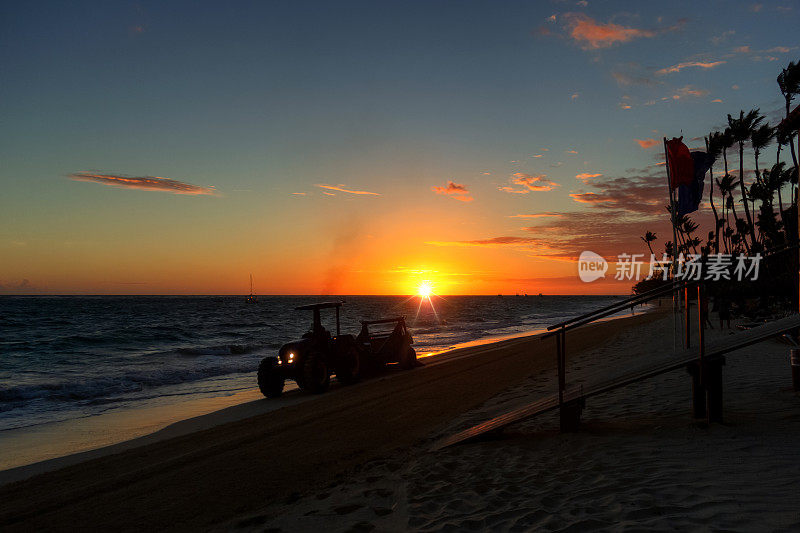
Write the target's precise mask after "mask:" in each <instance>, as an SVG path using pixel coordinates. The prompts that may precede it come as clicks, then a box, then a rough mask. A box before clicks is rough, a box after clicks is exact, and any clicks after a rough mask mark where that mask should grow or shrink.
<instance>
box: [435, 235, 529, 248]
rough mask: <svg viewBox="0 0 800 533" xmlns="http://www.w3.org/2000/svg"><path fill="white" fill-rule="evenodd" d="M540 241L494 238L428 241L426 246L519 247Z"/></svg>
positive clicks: (526, 238)
mask: <svg viewBox="0 0 800 533" xmlns="http://www.w3.org/2000/svg"><path fill="white" fill-rule="evenodd" d="M538 241H539V239H534V238H531V237H492V238H491V239H478V240H474V241H428V242H426V243H425V244H432V245H434V246H509V245H511V246H519V245H529V244H535V243H537V242H538Z"/></svg>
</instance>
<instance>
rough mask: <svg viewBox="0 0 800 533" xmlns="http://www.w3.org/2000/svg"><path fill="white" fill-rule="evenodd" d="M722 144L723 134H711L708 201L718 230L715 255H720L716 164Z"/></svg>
mask: <svg viewBox="0 0 800 533" xmlns="http://www.w3.org/2000/svg"><path fill="white" fill-rule="evenodd" d="M722 143H723V139H722V134H721V133H720V132H718V131H715V132H712V133H710V134H709V135H708V137H707V138H706V153H707V154H708V157H709V161H710V162H711V164H710V165H709V168H708V170H709V173H710V176H711V179H710V180H709V181H710V184H709V188H708V201H709V203H710V204H711V211H713V213H714V227H715V228H716V239H715V240H714V252H715V253H719V228H720V224H719V215H718V214H717V206H715V205H714V162H715V161H716V160H717V159H718V158H719V154H720V153H722ZM709 240H710V239H709Z"/></svg>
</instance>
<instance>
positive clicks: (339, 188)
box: [317, 183, 380, 196]
mask: <svg viewBox="0 0 800 533" xmlns="http://www.w3.org/2000/svg"><path fill="white" fill-rule="evenodd" d="M317 187H320V188H322V189H328V190H330V191H339V192H346V193H348V194H366V195H371V196H380V193H377V192H369V191H354V190H351V189H346V188H345V186H344V185H342V184H339V185H327V184H325V183H317ZM323 192H324V191H323ZM326 194H330V193H326Z"/></svg>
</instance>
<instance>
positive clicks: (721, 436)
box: [222, 317, 800, 531]
mask: <svg viewBox="0 0 800 533" xmlns="http://www.w3.org/2000/svg"><path fill="white" fill-rule="evenodd" d="M628 326H631V327H629V328H626V329H625V330H624V331H621V332H620V333H619V334H618V335H617V336H615V337H614V338H613V339H612V340H611V341H610V342H606V343H604V344H603V345H602V346H601V347H598V348H595V349H591V350H585V351H583V352H582V353H580V354H579V355H577V356H576V357H574V358H573V359H572V361H571V364H570V366H569V369H568V370H570V371H572V374H571V376H572V378H573V379H575V380H577V381H580V380H581V379H585V378H587V377H588V376H589V375H591V374H593V373H594V372H597V371H599V370H598V367H601V368H602V367H604V368H606V369H608V370H612V369H613V368H619V367H620V366H624V365H625V364H627V363H629V362H630V361H631V359H635V358H640V357H648V356H650V355H652V353H653V352H654V351H657V350H659V351H660V350H663V349H665V348H666V347H668V346H670V347H671V344H672V336H671V333H672V321H671V318H668V317H667V318H661V319H660V320H659V321H657V322H655V323H643V322H639V323H630V324H628ZM727 334H728V332H727V331H725V332H720V331H719V330H713V331H710V332H709V337H710V338H709V342H713V340H714V338H720V337H721V336H724V335H727ZM568 339H569V337H568ZM788 352H789V348H788V346H787V345H786V344H784V343H782V342H779V341H770V342H766V343H763V344H760V345H756V346H753V347H750V348H747V349H744V350H740V351H737V352H734V353H732V354H730V355H729V356H728V357H727V364H726V367H725V369H724V386H725V389H724V395H725V396H724V407H725V413H724V416H725V423H724V424H712V425H707V424H705V423H704V422H700V421H693V420H692V418H691V412H690V381H689V376H688V375H687V374H686V373H685V372H684V371H680V370H679V371H675V372H672V373H668V374H664V375H662V376H658V377H656V378H653V379H650V380H648V381H645V382H641V383H638V384H634V385H631V386H628V387H626V388H623V389H618V390H616V391H614V392H611V393H608V394H606V395H601V396H598V397H595V398H590V399H589V400H587V408H586V409H585V410H584V413H583V416H582V426H581V429H580V431H579V432H577V433H566V434H561V433H559V431H558V418H557V414H548V415H543V416H542V417H540V418H535V419H531V420H529V421H526V422H522V423H519V424H517V425H515V426H512V427H511V428H509V429H507V430H506V431H505V433H504V435H503V436H502V437H501V438H495V439H490V440H484V441H479V442H472V443H464V444H461V445H457V446H454V447H451V448H447V449H444V450H440V451H437V452H431V451H430V444H431V442H432V441H433V439H434V438H435V437H436V436H437V435H434V436H432V438H431V439H429V440H428V441H426V442H424V443H421V444H420V445H418V446H417V447H415V448H414V449H412V450H411V452H410V453H409V455H408V456H407V457H406V458H404V459H403V460H399V459H398V460H389V461H377V462H373V463H372V464H370V465H369V466H367V467H366V468H364V469H363V470H362V471H361V472H359V474H358V475H357V476H353V477H352V478H350V479H348V480H347V481H346V482H343V483H340V484H338V485H336V486H334V487H330V488H328V489H326V490H325V491H321V492H317V493H316V494H312V495H309V496H307V497H304V498H301V499H299V500H298V501H296V502H292V503H291V505H287V504H276V505H272V506H266V507H265V508H264V510H263V511H262V512H261V513H259V514H255V515H251V516H250V517H244V516H243V517H240V518H239V519H238V520H236V521H232V522H230V523H229V524H226V525H225V527H224V528H222V529H234V528H236V529H238V530H242V531H251V530H252V531H256V530H258V531H262V530H273V531H277V530H283V531H296V530H320V529H324V530H326V531H348V530H350V531H352V530H361V531H371V530H375V531H405V530H415V531H482V530H492V531H529V530H539V529H541V530H555V531H564V530H577V531H582V530H587V529H590V530H595V529H606V528H608V529H615V530H616V529H620V528H632V529H636V530H643V529H644V530H648V531H653V530H661V531H674V530H708V529H714V530H737V531H773V530H793V529H794V530H796V529H798V528H800V507H799V506H798V501H797V494H798V491H799V490H800V448H798V446H797V443H798V442H800V401H798V397H797V395H795V394H794V393H793V392H792V390H791V382H790V370H789V365H788ZM554 380H555V375H554V373H553V372H548V371H545V372H542V373H540V374H539V375H534V376H532V377H531V378H529V379H527V380H526V381H525V382H524V383H521V384H520V385H518V386H516V387H512V388H510V389H508V390H506V391H504V392H503V393H501V394H499V395H498V396H496V397H494V398H492V399H491V400H489V401H488V402H486V403H485V404H484V405H482V406H481V407H480V408H478V409H476V410H474V411H472V412H470V413H467V414H465V415H462V416H461V417H459V418H458V419H456V420H455V421H453V423H452V424H450V425H448V426H447V427H445V428H443V429H442V430H441V431H440V432H439V434H438V436H443V435H447V434H450V433H452V432H454V431H455V430H457V429H461V428H464V427H468V426H470V425H472V424H474V423H476V422H480V421H483V420H486V419H488V418H489V417H491V416H492V415H493V414H495V413H498V412H502V411H503V410H504V409H507V408H509V407H510V406H515V405H519V403H520V401H522V400H524V399H526V398H530V397H534V398H535V397H539V396H541V395H545V394H548V393H549V392H550V391H552V390H553V386H554Z"/></svg>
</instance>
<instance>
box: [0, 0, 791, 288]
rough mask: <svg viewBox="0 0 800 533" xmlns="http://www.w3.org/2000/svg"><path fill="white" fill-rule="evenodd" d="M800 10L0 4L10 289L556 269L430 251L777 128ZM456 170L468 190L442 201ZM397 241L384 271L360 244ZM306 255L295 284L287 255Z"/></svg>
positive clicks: (742, 6)
mask: <svg viewBox="0 0 800 533" xmlns="http://www.w3.org/2000/svg"><path fill="white" fill-rule="evenodd" d="M798 14H800V2H797V1H789V0H787V1H783V2H777V3H769V2H763V3H755V2H721V1H711V2H703V3H694V2H670V3H651V2H596V1H588V2H573V1H569V2H567V1H564V2H561V1H559V2H555V1H553V2H463V1H459V2H338V3H333V2H232V3H212V2H166V3H157V2H130V3H127V2H87V3H81V2H78V3H74V4H69V5H68V4H65V3H60V2H49V3H48V2H26V3H8V2H7V3H4V4H2V6H0V54H1V55H0V58H1V61H0V62H1V63H2V68H3V84H2V85H1V86H0V106H1V107H2V109H0V115H1V116H2V117H3V119H2V129H1V130H0V158H2V161H3V165H2V167H0V184H2V188H3V197H2V199H1V200H0V207H1V208H2V213H3V214H2V215H0V218H1V219H2V227H1V228H0V253H2V254H3V256H4V257H7V258H8V260H7V261H4V262H3V263H4V265H0V284H3V285H4V286H5V287H6V289H7V290H9V289H8V288H9V287H16V286H19V285H20V284H21V283H23V280H28V284H27V286H28V287H35V288H36V290H37V291H43V292H54V291H55V292H115V291H127V290H129V289H130V287H132V286H125V285H124V284H126V283H141V285H136V286H135V290H136V291H144V292H229V291H236V290H238V287H239V285H241V284H242V283H243V282H242V280H245V281H246V273H247V272H249V271H256V272H258V274H259V278H260V279H274V280H275V281H274V283H273V284H269V283H268V284H266V286H263V285H262V287H263V289H264V292H317V291H322V290H325V287H326V282H324V281H323V280H324V279H325V278H326V277H329V276H330V274H326V268H327V267H326V266H324V265H325V264H327V263H330V262H331V260H330V257H331V254H337V248H336V245H335V244H331V243H336V242H339V241H345V240H349V239H353V240H354V241H357V242H358V243H359V244H358V246H356V248H357V249H358V250H359V252H358V254H361V256H360V259H359V261H363V262H366V263H368V264H369V265H372V266H374V270H375V272H376V273H375V274H374V275H373V276H372V278H371V279H370V280H365V279H364V277H363V276H358V275H349V276H348V275H344V274H341V276H343V277H344V278H348V279H350V281H349V282H348V281H344V282H343V284H342V285H338V286H337V287H334V290H341V291H345V292H362V291H360V290H359V287H361V286H364V283H367V284H368V285H369V283H371V285H369V287H368V288H367V289H364V291H363V292H371V291H385V290H390V288H391V287H392V286H393V285H392V284H393V283H394V284H395V285H394V286H396V284H397V283H401V282H400V281H398V280H397V279H394V278H392V275H393V274H386V272H391V271H392V270H393V268H394V267H400V266H402V267H404V268H405V267H406V266H408V265H415V264H422V263H426V262H427V261H428V260H427V259H426V258H427V257H429V256H430V257H434V256H436V257H437V259H436V260H435V261H434V260H433V259H431V261H432V262H433V263H436V261H438V263H437V264H439V265H441V264H442V261H444V259H442V257H441V254H456V255H457V256H458V259H459V260H460V261H461V262H462V264H468V265H471V267H472V266H474V267H475V269H476V271H481V272H483V271H486V270H487V269H488V266H487V265H491V264H496V263H497V262H498V259H497V258H498V257H500V258H502V259H501V260H500V262H501V263H502V262H505V261H508V264H509V267H508V268H509V271H508V272H501V271H500V270H498V269H497V268H496V267H493V268H494V269H495V270H493V272H494V273H493V274H491V275H488V274H487V275H486V276H485V277H486V278H487V279H489V280H490V281H486V280H483V278H481V279H480V280H479V279H478V278H476V280H475V282H474V283H475V284H473V285H471V286H470V287H473V288H474V290H475V291H479V292H480V291H488V292H497V291H499V290H502V287H505V285H503V284H502V282H500V281H498V280H502V279H530V280H534V279H537V278H539V277H544V278H547V277H558V276H562V275H565V274H564V273H563V272H560V271H558V269H557V268H555V267H554V266H552V265H549V264H543V263H542V261H540V260H538V259H536V258H535V257H534V259H533V260H532V261H533V262H531V261H530V260H529V258H530V257H531V255H533V256H537V255H541V254H539V252H541V250H538V251H537V249H536V248H535V247H534V248H533V249H531V248H530V247H529V246H527V245H529V244H531V243H530V242H527V243H526V242H522V241H521V242H518V243H516V244H512V245H511V246H507V247H503V246H496V247H493V249H492V253H493V254H494V256H491V255H488V256H486V257H483V256H482V255H481V254H485V253H486V252H485V251H483V250H472V249H470V250H465V249H461V248H464V247H458V248H459V249H458V250H449V251H443V250H439V249H438V248H442V246H441V245H432V244H430V243H432V242H436V243H448V242H467V241H481V240H488V239H492V238H496V237H510V236H520V238H528V237H529V235H530V232H529V231H527V230H524V229H523V226H521V224H520V221H519V219H515V218H512V216H513V215H517V214H537V213H542V212H559V213H562V212H563V213H571V212H577V213H579V214H581V213H583V214H585V213H590V212H591V210H592V209H593V207H594V206H591V205H586V204H585V203H580V202H576V198H575V197H574V196H570V195H571V194H581V193H583V192H587V191H595V190H597V187H593V186H592V185H591V184H587V183H585V179H584V180H581V179H577V178H576V176H578V175H581V174H601V175H602V176H600V177H599V178H600V179H607V178H610V179H613V178H614V177H625V176H629V175H631V172H629V169H646V168H648V167H650V166H652V165H654V164H655V163H656V162H657V161H658V157H659V148H660V140H661V137H662V136H669V137H671V136H678V135H680V134H681V132H683V134H684V135H685V136H686V139H687V144H689V145H690V146H692V147H695V146H700V143H699V142H698V141H693V142H689V141H688V140H689V139H691V138H695V137H699V136H702V135H704V134H707V133H708V132H709V131H710V130H712V129H714V128H717V127H721V126H722V125H723V124H724V121H725V115H726V114H727V113H738V111H739V110H740V109H745V110H747V109H750V108H751V107H760V108H761V110H762V112H763V113H765V114H767V115H768V117H769V118H771V119H773V122H774V119H776V118H777V117H778V113H780V112H781V110H782V98H781V97H780V93H779V92H778V90H777V86H776V83H775V77H776V76H777V74H778V73H779V72H780V69H781V68H782V67H784V66H785V65H786V64H788V62H789V61H791V60H796V59H797V58H798V57H800V50H799V49H798V46H797V44H796V43H797V38H796V35H797V27H798V22H800V17H798ZM670 70H672V72H668V71H670ZM637 139H638V140H643V141H646V140H648V139H653V140H655V141H658V144H657V145H655V146H654V147H650V148H643V147H641V146H640V144H639V143H637V142H636V140H637ZM645 144H647V143H645ZM770 153H771V151H770ZM535 156H540V157H535ZM770 157H771V156H770ZM79 172H89V173H93V174H98V175H108V176H126V177H146V176H156V177H164V178H170V179H172V180H176V181H178V182H182V183H189V184H192V185H196V186H199V187H201V188H209V189H210V188H213V191H214V194H200V195H186V194H181V195H175V194H170V192H174V191H170V190H169V188H167V189H166V190H163V189H162V190H155V191H154V190H136V189H142V188H143V187H141V186H139V187H109V186H107V185H104V184H103V183H92V182H86V181H76V180H75V179H69V176H70V175H74V174H75V173H79ZM648 172H651V171H648ZM634 174H635V173H634ZM519 175H522V176H527V177H528V178H520V177H519ZM515 176H516V177H515ZM73 177H74V176H73ZM534 178H536V179H534ZM521 179H522V182H520V180H521ZM592 179H594V178H592ZM525 180H528V181H527V183H528V185H532V186H533V187H527V186H526V185H525V183H526V181H525ZM531 180H532V181H531ZM449 181H453V182H454V184H456V185H460V186H462V187H463V190H466V191H468V195H466V194H462V195H460V196H459V195H458V194H437V193H436V192H434V191H433V189H432V188H433V187H442V188H443V189H446V187H447V183H448V182H449ZM515 181H516V183H515ZM547 183H554V184H556V185H554V186H552V187H551V188H550V189H547V186H546V184H547ZM320 184H322V185H325V184H327V185H333V186H336V187H339V188H340V189H343V190H344V191H349V190H354V191H367V192H375V193H377V195H356V194H351V193H348V192H343V191H336V190H332V189H323V188H320V187H318V185H320ZM537 184H538V185H537ZM542 184H545V186H544V187H542ZM340 186H342V187H340ZM599 186H602V184H601V185H599ZM503 188H506V189H505V190H504V189H503ZM509 190H516V191H518V192H516V193H515V192H509ZM326 191H327V192H328V193H329V194H324V192H326ZM451 191H452V189H451ZM523 191H526V192H525V193H524V194H523ZM295 193H302V194H295ZM330 194H334V195H335V196H331V195H330ZM378 195H379V196H378ZM465 198H471V199H472V201H455V200H458V199H462V200H463V199H465ZM353 228H356V229H353ZM398 234H400V235H401V236H400V237H397V235H398ZM392 238H399V239H400V240H401V241H402V243H403V244H402V246H399V248H398V250H397V254H396V255H395V256H393V257H389V256H390V255H391V253H389V252H387V251H386V250H385V244H380V245H376V244H370V243H369V242H366V241H369V240H370V239H373V240H376V241H380V242H381V243H385V242H386V240H387V239H392ZM299 243H303V244H304V245H306V246H307V247H308V248H313V249H314V250H317V251H318V250H323V251H322V252H314V253H313V254H311V253H307V252H302V251H301V250H300V249H299V247H300V244H299ZM368 247H372V248H374V251H373V252H369V251H367V252H365V251H364V250H365V249H366V248H368ZM476 247H477V246H476ZM434 248H436V249H434ZM347 253H349V254H351V255H358V254H356V253H355V252H353V251H352V250H348V252H347ZM296 254H308V259H307V260H305V261H303V263H304V265H305V266H304V267H303V269H301V270H302V279H303V280H304V281H303V282H300V281H297V280H294V277H295V276H299V274H298V273H297V271H296V269H295V268H291V267H289V266H287V265H286V262H285V261H281V260H279V259H278V258H280V257H282V256H287V255H289V256H292V257H297V255H296ZM315 254H316V255H315ZM326 254H327V255H326ZM470 254H474V255H475V257H473V256H470ZM223 257H224V258H226V259H225V260H224V261H223V260H222V259H221V258H223ZM490 257H494V258H495V259H491V258H490ZM198 262H202V264H203V266H202V267H198V266H197V264H198ZM433 263H432V264H433ZM545 263H546V262H545ZM315 265H316V266H315ZM392 265H394V267H393V266H392ZM448 266H449V267H450V268H451V269H452V268H455V267H454V266H453V265H452V264H449V265H448ZM437 268H438V267H437ZM430 269H431V270H435V269H436V268H434V267H431V268H430ZM188 270H191V271H192V273H193V274H192V276H191V278H192V279H191V280H190V281H186V280H184V279H183V278H185V276H186V275H185V273H186V272H187V271H188ZM198 270H199V271H198ZM356 270H358V269H356V268H355V267H353V265H350V264H347V265H345V266H343V267H342V269H341V272H355V271H356ZM419 270H425V269H423V268H420V269H419ZM89 271H91V273H90V272H89ZM381 273H384V274H381ZM380 276H384V277H385V280H384V281H380V282H378V281H376V279H377V278H379V277H380ZM234 277H235V278H236V282H235V283H234V282H231V283H229V284H226V283H221V282H220V281H219V280H220V279H223V278H225V279H228V278H231V279H232V278H234ZM381 279H384V278H381ZM132 280H133V281H132ZM293 280H294V281H293ZM491 280H494V281H491ZM442 283H443V284H444V283H445V281H444V280H442ZM531 283H533V282H531ZM359 284H361V285H359ZM496 287H500V288H496ZM466 288H467V286H465V285H461V286H456V287H455V289H454V290H459V291H461V290H462V289H464V290H466ZM130 290H133V289H130ZM467 292H469V291H467Z"/></svg>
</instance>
